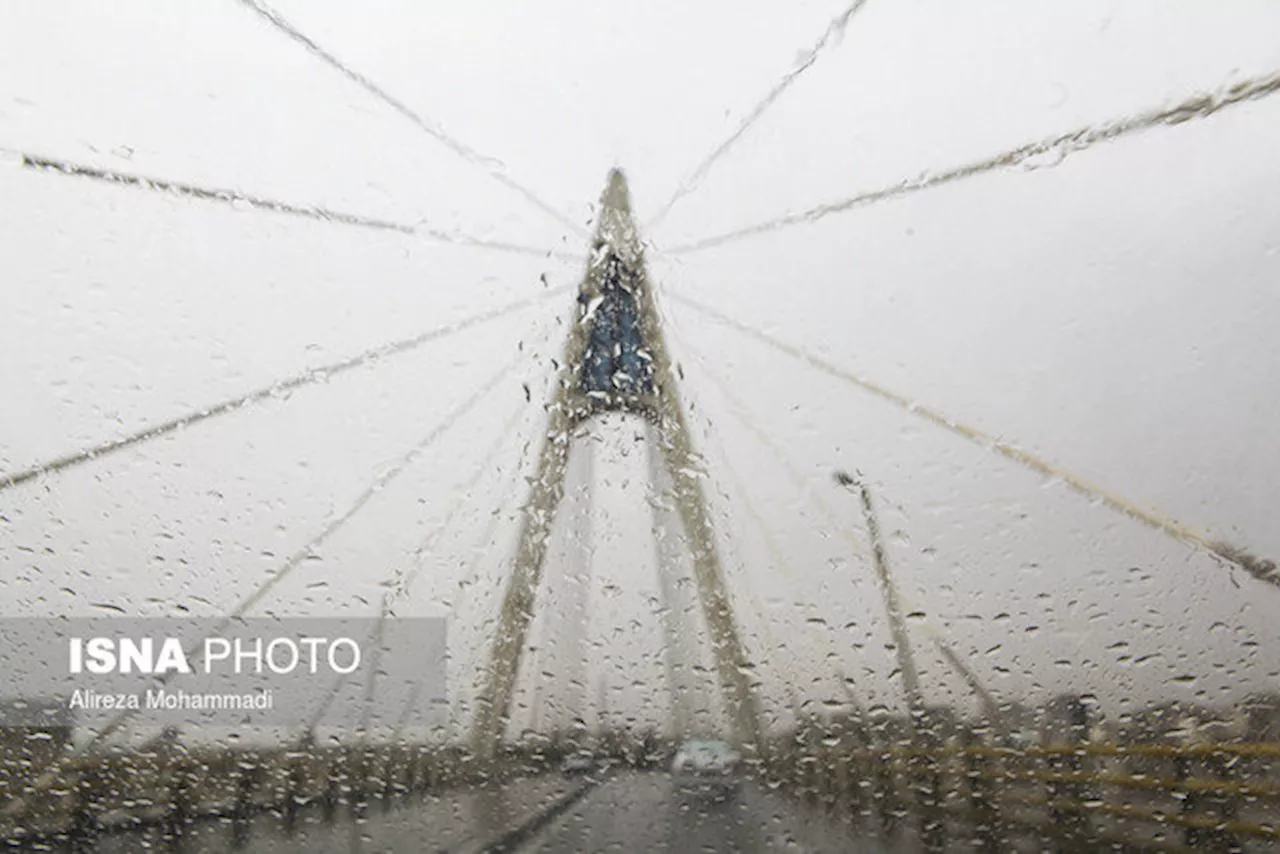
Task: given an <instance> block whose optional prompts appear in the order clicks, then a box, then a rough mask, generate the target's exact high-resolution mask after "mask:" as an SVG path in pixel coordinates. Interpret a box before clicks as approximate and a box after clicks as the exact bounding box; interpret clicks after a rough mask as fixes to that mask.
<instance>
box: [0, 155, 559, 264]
mask: <svg viewBox="0 0 1280 854" xmlns="http://www.w3.org/2000/svg"><path fill="white" fill-rule="evenodd" d="M0 152H2V153H5V154H7V155H9V156H12V157H16V158H18V161H19V163H20V164H21V165H22V166H23V167H25V168H27V169H29V170H32V171H34V172H38V173H39V174H42V175H62V176H66V177H71V178H82V179H85V180H90V181H98V182H101V183H104V184H111V185H114V186H117V187H130V188H133V189H137V190H149V191H151V192H155V193H163V194H166V195H170V196H178V197H182V198H189V199H197V200H199V201H204V202H214V203H216V204H225V205H232V206H234V207H236V208H237V209H241V208H248V209H249V210H251V211H258V212H264V213H274V214H284V215H287V216H298V217H305V218H307V219H313V220H317V221H319V222H325V223H329V224H331V225H341V226H351V227H354V228H363V229H369V230H373V231H389V232H394V233H397V234H404V235H408V236H411V237H425V238H429V239H431V240H436V241H439V242H441V243H450V244H455V245H458V246H470V247H475V248H478V249H491V250H494V251H496V252H510V253H515V254H519V255H537V256H541V257H547V256H552V257H559V258H568V259H572V260H578V259H579V258H580V257H581V256H578V255H573V254H571V253H566V252H560V251H548V250H546V249H539V248H537V247H535V246H523V245H521V244H518V243H506V242H503V241H501V240H485V239H482V238H479V237H472V236H470V235H467V234H457V233H454V232H447V231H440V230H438V229H434V228H426V227H425V226H423V225H422V224H421V223H407V222H397V221H394V220H388V219H379V218H377V217H369V216H364V215H363V214H355V213H349V212H346V211H338V210H333V209H332V208H326V207H323V206H320V205H310V204H304V203H301V202H287V201H282V200H280V199H273V198H269V197H267V196H259V195H255V194H252V193H244V192H241V191H239V190H227V189H222V188H218V187H205V186H201V185H199V184H191V183H188V182H185V181H171V180H169V179H166V178H153V177H150V176H147V175H140V174H137V173H135V172H120V171H118V170H115V169H106V168H103V167H100V166H89V165H87V164H84V163H74V162H72V161H70V160H61V159H58V158H54V157H47V156H44V155H41V154H33V153H31V152H27V151H16V150H14V149H9V148H0Z"/></svg>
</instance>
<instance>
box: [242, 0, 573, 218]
mask: <svg viewBox="0 0 1280 854" xmlns="http://www.w3.org/2000/svg"><path fill="white" fill-rule="evenodd" d="M240 2H241V3H242V4H243V5H244V6H246V7H248V8H249V9H251V10H252V11H254V12H256V13H257V14H258V15H259V16H261V17H262V19H263V20H265V21H267V22H268V23H269V24H271V26H273V27H275V28H276V29H278V30H279V31H280V32H282V33H284V34H285V35H287V36H288V37H289V38H290V39H292V40H293V41H295V42H297V43H298V44H300V45H302V46H303V47H305V48H306V49H307V50H308V51H310V52H311V54H312V55H313V56H315V57H317V58H318V59H320V60H321V61H323V62H324V63H325V64H326V65H328V66H330V67H331V68H333V69H334V70H336V71H337V72H338V73H340V74H341V75H342V76H344V77H346V78H347V79H348V80H350V81H351V82H353V83H355V84H356V85H357V86H359V87H360V88H361V89H364V90H365V91H366V92H368V93H369V94H370V95H373V96H374V97H375V98H377V99H378V100H380V101H382V102H383V103H384V104H386V105H387V106H389V107H391V108H392V109H393V110H395V111H396V112H397V113H399V114H400V115H401V116H403V117H404V118H406V119H408V120H409V121H410V122H412V123H413V124H414V125H416V126H417V127H418V128H419V129H420V130H421V131H423V132H424V133H426V134H427V135H428V136H430V137H431V138H432V139H435V140H436V141H437V142H439V143H441V144H442V145H444V146H445V147H446V148H448V149H449V150H450V151H452V152H453V153H454V154H456V155H458V156H459V157H461V158H462V159H463V160H466V161H467V162H468V163H470V164H471V165H473V166H475V167H477V168H479V169H482V170H483V171H484V172H485V174H487V175H488V176H489V177H490V178H492V179H493V180H495V181H497V182H498V183H499V184H501V185H502V186H504V187H506V188H507V189H509V190H513V191H514V192H516V193H517V194H519V195H520V196H521V197H522V198H524V199H525V201H527V202H529V203H530V204H532V205H533V206H534V207H536V208H537V209H538V210H540V211H542V212H543V213H544V214H546V215H547V216H549V217H551V218H552V219H554V220H555V221H556V222H558V223H560V224H561V225H563V226H565V227H566V228H568V229H569V230H570V231H572V232H573V233H574V234H576V235H578V236H579V237H586V236H587V230H586V229H585V228H583V227H582V226H581V225H579V224H578V223H576V222H574V221H573V220H571V219H570V218H569V217H567V216H565V215H564V214H562V213H561V212H560V211H558V210H556V209H555V208H554V207H552V206H551V205H550V204H549V203H547V202H546V201H543V200H542V199H541V198H540V197H539V196H538V195H537V194H536V193H534V192H533V191H532V190H530V189H529V188H528V187H526V186H524V185H523V184H521V183H519V182H518V181H516V180H515V179H513V178H511V177H510V176H509V175H507V174H506V173H505V172H503V171H502V169H501V167H500V166H499V165H496V164H497V161H496V160H495V159H494V158H492V157H488V156H486V155H483V154H481V153H480V152H478V151H476V150H474V149H472V148H471V147H470V146H468V145H466V144H464V143H463V142H461V141H460V140H458V139H456V138H454V137H452V136H450V135H449V134H448V133H446V132H445V131H444V130H443V128H441V127H440V125H439V124H437V123H436V122H433V121H429V120H428V119H427V118H426V117H424V116H422V115H421V114H420V113H417V112H415V111H414V110H412V109H410V107H409V106H408V105H406V104H405V103H404V102H403V101H401V100H399V99H398V98H396V97H394V96H392V95H391V94H390V93H389V92H387V90H385V89H383V88H382V87H381V86H379V85H378V84H377V83H374V82H373V81H372V80H370V79H369V78H368V77H366V76H364V75H363V74H361V73H359V72H358V71H355V70H353V69H352V68H351V67H350V66H348V65H346V64H344V63H343V62H342V61H341V60H340V59H338V58H337V57H336V56H335V55H334V54H332V53H330V52H329V51H327V50H325V49H324V48H323V47H321V46H320V45H319V44H318V43H317V42H315V41H314V40H312V39H311V38H309V37H308V36H307V35H305V34H304V33H303V32H302V31H301V30H299V29H298V28H297V27H295V26H294V25H293V24H291V23H289V21H287V20H286V19H285V18H284V17H283V16H282V15H281V14H280V13H279V12H277V11H275V10H274V9H272V8H271V7H270V6H269V5H267V4H266V3H265V2H263V1H262V0H240Z"/></svg>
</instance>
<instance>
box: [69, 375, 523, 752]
mask: <svg viewBox="0 0 1280 854" xmlns="http://www.w3.org/2000/svg"><path fill="white" fill-rule="evenodd" d="M518 361H519V360H518V358H517V359H513V360H512V361H511V363H509V364H506V365H503V366H502V368H501V369H500V370H499V371H498V372H497V373H495V374H494V375H493V376H492V377H490V378H489V380H488V381H486V382H485V383H484V384H483V385H481V386H480V387H479V389H478V390H477V391H476V392H475V393H474V394H472V395H471V397H469V398H467V400H465V401H464V402H463V403H462V404H460V405H459V406H457V407H455V408H454V409H452V410H451V411H450V412H448V413H447V414H446V415H445V416H444V418H443V419H441V421H440V422H439V423H437V424H436V426H435V427H434V428H432V430H431V432H429V433H428V434H427V435H426V437H424V438H423V439H422V440H421V441H419V442H418V443H417V444H416V445H414V446H413V447H412V448H410V449H409V451H408V452H407V453H405V454H404V455H403V456H401V457H400V458H399V459H398V460H397V461H396V462H395V463H394V464H392V466H391V467H390V468H389V469H387V470H386V471H384V472H382V473H381V474H379V475H378V476H377V477H375V478H374V480H373V481H372V482H371V483H370V484H369V486H367V487H366V488H365V490H364V491H363V492H361V493H360V495H359V496H358V497H357V498H356V500H355V501H354V502H353V503H352V504H351V506H350V507H348V508H347V510H346V511H345V512H344V513H343V514H342V515H341V516H339V517H337V518H336V519H334V520H333V521H331V522H330V523H329V524H328V525H326V526H325V527H324V528H323V529H322V530H321V531H320V532H319V533H318V534H316V535H315V536H313V537H312V538H311V539H310V540H308V541H307V543H306V544H305V545H304V546H302V548H300V549H298V550H297V551H295V552H294V553H293V554H292V555H290V556H289V558H288V559H287V560H286V561H285V562H284V563H283V564H281V565H280V566H278V567H276V568H275V569H274V570H273V571H272V572H271V573H270V574H269V575H268V576H267V578H266V579H265V580H263V581H262V582H260V583H259V584H258V586H257V587H255V588H254V589H253V590H252V591H251V592H250V593H249V595H248V596H246V597H244V598H243V599H242V600H240V603H239V604H238V605H236V606H235V607H234V608H232V609H231V610H230V611H229V612H228V613H227V614H226V616H225V618H224V619H223V620H222V622H221V624H220V627H219V629H218V630H219V631H220V630H221V628H224V627H226V626H227V625H229V624H230V623H231V622H233V621H234V620H236V619H237V618H240V617H245V616H247V615H248V613H249V612H250V611H251V610H253V609H254V608H255V607H256V606H257V605H258V604H259V603H260V602H261V601H262V600H263V599H264V598H265V597H266V596H267V594H268V593H270V592H271V591H272V590H274V589H275V587H276V586H277V585H279V584H280V582H281V581H283V580H284V579H285V578H287V577H288V576H289V575H290V574H292V573H293V571H294V570H296V569H297V568H298V566H299V565H301V563H302V562H303V561H304V560H305V559H306V558H307V557H309V556H310V555H312V554H314V553H315V550H316V549H318V548H320V546H322V545H324V543H325V542H326V541H327V540H328V539H329V538H330V537H331V536H333V535H334V534H335V533H336V532H337V531H338V530H340V529H341V528H342V527H343V526H344V525H346V523H347V522H349V521H350V520H351V519H352V517H354V516H355V515H356V514H357V513H358V512H360V510H361V509H362V508H363V507H364V506H365V505H366V504H368V503H369V501H370V500H372V498H373V497H374V496H375V495H377V494H378V493H379V492H381V491H382V490H383V489H385V488H386V487H387V486H388V485H390V484H391V482H392V481H394V480H395V479H396V478H397V477H399V476H400V475H401V474H402V473H403V472H404V471H405V470H406V469H407V468H408V467H409V466H410V465H412V464H413V463H414V462H416V461H417V459H418V457H420V456H421V455H422V453H423V452H424V451H425V450H426V449H427V448H428V447H429V446H430V445H431V444H432V443H434V442H435V441H436V440H437V439H438V438H440V436H441V435H443V434H444V433H445V432H446V431H447V430H448V429H449V428H451V427H452V426H453V425H454V424H456V423H457V422H458V421H459V420H461V419H462V417H463V416H465V415H466V414H467V413H468V412H470V411H471V410H472V409H473V408H474V407H475V405H476V404H477V403H479V402H480V401H481V400H482V399H483V398H484V397H485V396H486V395H487V394H488V393H489V392H490V391H492V390H493V389H495V388H497V386H498V385H499V384H500V383H501V381H502V380H503V379H506V378H507V377H508V375H509V374H510V372H511V370H512V369H513V368H514V367H515V366H516V364H517V362H518ZM174 672H175V671H170V672H168V673H165V674H164V675H161V676H158V677H157V678H156V681H158V682H159V683H161V684H165V683H167V682H168V681H169V680H170V678H171V677H172V676H173V674H174ZM135 711H138V710H137V709H126V710H124V711H122V712H121V713H120V714H118V715H116V717H115V718H113V719H112V720H111V721H109V722H108V723H107V725H106V726H104V727H103V728H102V729H100V730H98V731H97V732H96V733H95V734H94V735H93V737H92V738H91V739H90V740H89V742H88V743H87V744H85V745H83V746H82V748H80V752H82V751H85V750H89V749H91V748H93V747H94V746H96V745H97V744H99V743H101V742H102V740H103V739H105V738H107V737H108V736H110V735H111V734H112V733H114V732H115V731H116V730H117V729H119V728H120V726H121V725H122V724H124V723H125V722H126V721H127V720H129V719H130V718H131V717H133V714H134V712H135Z"/></svg>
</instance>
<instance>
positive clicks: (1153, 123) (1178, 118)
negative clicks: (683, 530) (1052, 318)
mask: <svg viewBox="0 0 1280 854" xmlns="http://www.w3.org/2000/svg"><path fill="white" fill-rule="evenodd" d="M1276 92H1280V72H1277V73H1273V74H1268V75H1266V76H1263V77H1254V78H1250V79H1248V80H1243V81H1241V82H1239V83H1234V84H1232V85H1230V86H1227V87H1225V88H1223V89H1220V90H1217V91H1215V92H1198V93H1196V94H1193V95H1190V96H1188V97H1187V98H1184V99H1183V100H1181V101H1179V102H1178V103H1176V104H1174V105H1173V106H1161V107H1154V108H1151V109H1148V110H1144V111H1143V112H1140V113H1136V114H1134V115H1131V116H1126V117H1123V118H1120V119H1115V120H1113V121H1110V122H1107V123H1104V124H1101V125H1090V126H1086V127H1083V128H1079V129H1077V130H1074V131H1070V132H1068V133H1063V134H1059V135H1058V136H1054V137H1050V138H1049V139H1044V140H1040V141H1038V142H1030V143H1027V144H1025V145H1021V146H1019V147H1017V148H1014V149H1011V150H1009V151H1004V152H1001V153H999V154H993V155H991V156H989V157H985V158H983V159H981V160H976V161H973V162H971V163H966V164H964V165H961V166H955V167H952V168H950V169H945V170H943V171H940V172H932V173H925V174H924V175H921V176H920V177H917V178H908V179H904V180H902V181H900V182H898V183H897V184H894V185H892V186H889V187H884V188H881V189H879V190H872V191H870V192H866V193H861V194H859V195H856V196H851V197H849V198H846V199H840V200H837V201H834V202H827V203H825V204H821V205H818V206H816V207H813V208H810V209H808V210H806V211H802V212H801V213H795V214H787V215H785V216H780V217H777V218H775V219H769V220H765V221H763V222H759V223H756V224H754V225H749V226H746V227H744V228H738V229H734V230H732V231H726V232H724V233H722V234H717V235H714V236H712V237H706V238H703V239H701V240H697V241H694V242H692V243H687V244H684V245H681V246H675V247H672V248H670V249H667V250H666V252H667V254H670V255H678V254H681V253H687V252H697V251H700V250H703V249H709V248H711V247H713V246H719V245H721V244H724V243H729V242H731V241H735V240H741V239H742V238H744V237H750V236H752V235H755V234H764V233H767V232H771V231H777V230H779V229H784V228H789V227H791V226H795V225H801V224H804V223H812V222H817V221H818V220H820V219H823V218H825V217H828V216H831V215H832V214H838V213H843V212H845V211H848V210H852V209H854V208H859V207H865V206H867V205H872V204H876V203H879V202H886V201H889V200H891V199H897V198H901V197H903V196H908V195H912V194H914V193H918V192H920V191H922V190H928V189H931V188H933V187H940V186H943V185H946V184H951V183H954V182H956V181H961V180H963V179H965V178H973V177H975V176H978V175H983V174H985V173H987V172H995V171H998V170H1002V169H1010V168H1012V167H1015V166H1018V165H1020V164H1023V163H1026V162H1027V161H1029V160H1032V159H1033V158H1036V157H1045V156H1055V157H1060V158H1065V157H1066V156H1068V155H1071V154H1074V153H1076V152H1078V151H1084V150H1085V149H1088V148H1092V147H1093V146H1095V145H1098V144H1099V143H1103V142H1109V141H1111V140H1114V139H1120V138H1121V137H1126V136H1130V135H1132V134H1136V133H1140V132H1142V131H1146V130H1150V129H1152V128H1155V127H1159V126H1161V125H1178V124H1183V123H1185V122H1189V121H1193V120H1196V119H1204V118H1208V117H1210V116H1212V115H1214V114H1216V113H1218V112H1220V111H1222V110H1225V109H1227V108H1229V107H1234V106H1237V105H1239V104H1244V103H1246V102H1249V101H1256V100H1260V99H1262V98H1266V97H1269V96H1271V95H1274V94H1276Z"/></svg>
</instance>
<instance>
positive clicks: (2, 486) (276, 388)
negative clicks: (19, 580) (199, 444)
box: [0, 286, 572, 492]
mask: <svg viewBox="0 0 1280 854" xmlns="http://www.w3.org/2000/svg"><path fill="white" fill-rule="evenodd" d="M571 287H572V286H563V287H558V288H553V289H551V290H547V291H544V292H543V293H541V294H540V295H538V296H536V297H531V298H527V299H523V300H518V301H516V302H513V303H509V304H507V305H505V306H501V307H499V308H496V309H491V310H489V311H486V312H482V313H480V314H477V315H473V316H471V317H468V318H466V319H464V320H460V321H457V322H456V323H451V324H448V325H445V326H438V327H436V328H434V329H431V330H428V331H427V332H423V333H421V334H419V335H415V336H413V337H412V338H405V339H402V340H400V341H392V342H391V343H388V344H382V345H379V346H377V347H374V348H372V349H370V350H365V351H364V352H363V353H360V354H358V355H356V356H351V357H348V358H346V359H342V360H340V361H337V362H333V363H330V364H328V365H321V366H319V367H316V368H310V369H308V370H306V371H303V372H302V373H300V374H296V375H294V376H292V377H288V378H287V379H283V380H277V381H276V382H274V383H272V384H271V385H269V386H265V387H263V388H260V389H257V390H255V391H251V392H249V393H248V394H242V395H239V396H237V397H233V398H231V399H229V400H224V401H222V402H220V403H216V404H213V405H212V406H209V407H206V408H204V409H200V410H197V411H196V412H191V413H188V414H186V415H182V416H179V417H177V418H173V419H170V420H168V421H165V422H162V423H160V424H157V425H155V426H152V427H147V428H144V429H143V430H140V431H138V432H136V433H132V434H130V435H128V436H123V437H121V438H119V439H112V440H110V441H107V442H103V443H101V444H99V445H95V446H93V447H92V448H88V449H86V450H83V451H76V452H75V453H72V454H67V455H65V456H62V457H57V458H55V459H52V460H48V461H46V462H43V463H39V464H37V465H35V466H31V467H30V468H26V469H23V470H21V471H18V472H14V473H13V474H0V492H3V491H4V490H6V489H9V488H11V487H14V486H18V485H19V484H22V483H25V482H27V481H29V480H32V479H34V478H36V477H38V476H40V475H44V474H53V473H56V472H61V471H63V470H65V469H69V468H72V467H74V466H77V465H80V464H82V463H87V462H90V461H91V460H96V459H101V458H102V457H105V456H107V455H109V454H113V453H115V452H117V451H122V450H124V449H125V448H129V447H133V446H135V445H140V444H143V443H145V442H149V441H151V440H153V439H158V438H160V437H162V436H165V435H168V434H169V433H173V432H175V431H177V430H180V429H182V428H184V427H188V426H190V425H192V424H197V423H199V422H201V421H208V420H209V419H212V418H216V417H218V416H220V415H226V414H228V413H231V412H237V411H239V410H240V409H241V408H242V407H244V406H245V405H247V404H251V403H257V402H259V401H263V400H268V399H276V398H279V397H280V396H281V395H283V394H284V393H285V392H289V391H293V390H294V389H297V388H302V387H303V386H308V385H312V384H314V383H318V382H322V381H325V380H328V379H329V378H331V377H333V376H335V375H337V374H341V373H345V372H347V371H350V370H353V369H355V368H358V367H360V366H361V365H364V364H367V363H369V362H372V361H374V360H376V359H380V358H383V357H387V356H396V355H400V354H402V353H407V352H409V351H411V350H415V349H417V348H418V347H421V346H423V345H424V344H428V343H430V342H432V341H437V340H440V339H441V338H446V337H448V336H450V335H455V334H457V333H459V332H463V331H465V330H468V329H471V328H473V327H476V326H479V325H481V324H484V323H487V322H489V321H492V320H497V319H499V318H501V317H505V316H507V315H509V314H514V313H516V312H518V311H522V310H524V309H526V308H530V307H532V306H534V305H537V304H539V303H541V302H542V301H544V300H546V299H549V298H550V297H553V296H558V295H559V294H562V293H565V292H566V291H568V290H570V289H571Z"/></svg>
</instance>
